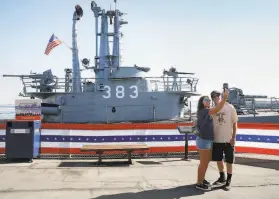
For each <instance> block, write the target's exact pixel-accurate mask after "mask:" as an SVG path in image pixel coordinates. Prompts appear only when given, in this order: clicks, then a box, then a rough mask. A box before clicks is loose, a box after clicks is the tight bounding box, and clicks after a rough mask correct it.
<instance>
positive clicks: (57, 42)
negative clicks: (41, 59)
mask: <svg viewBox="0 0 279 199" xmlns="http://www.w3.org/2000/svg"><path fill="white" fill-rule="evenodd" d="M61 43H62V41H60V40H59V39H58V38H57V37H56V36H55V35H54V34H53V35H52V36H51V37H50V39H49V42H48V44H47V47H46V51H45V54H46V55H48V54H49V53H50V51H51V50H52V49H53V48H55V47H56V46H58V45H60V44H61Z"/></svg>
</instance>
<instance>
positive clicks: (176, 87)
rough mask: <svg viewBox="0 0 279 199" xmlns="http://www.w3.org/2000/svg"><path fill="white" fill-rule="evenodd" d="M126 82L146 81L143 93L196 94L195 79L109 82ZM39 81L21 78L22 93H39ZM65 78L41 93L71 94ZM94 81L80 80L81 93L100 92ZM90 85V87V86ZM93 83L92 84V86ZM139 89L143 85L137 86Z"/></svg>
mask: <svg viewBox="0 0 279 199" xmlns="http://www.w3.org/2000/svg"><path fill="white" fill-rule="evenodd" d="M121 79H122V80H125V79H126V80H128V79H138V80H148V82H149V83H150V87H151V89H150V90H142V89H141V91H143V92H145V91H149V92H152V91H187V92H196V90H197V89H196V86H197V84H198V80H199V79H197V78H193V77H177V78H176V79H174V78H172V77H144V78H117V79H110V80H121ZM39 80H40V79H34V78H29V77H25V78H22V82H23V86H24V87H23V91H24V93H25V94H28V93H34V92H36V93H39V92H42V91H40V81H39ZM66 80H68V79H66V78H59V79H58V81H57V82H56V84H55V86H53V88H52V91H51V90H49V91H43V92H45V93H46V92H71V90H72V82H73V81H72V79H70V80H71V81H66ZM95 80H97V78H81V82H82V83H81V84H82V91H83V92H84V91H86V88H88V87H89V86H91V87H93V90H95V91H97V90H101V89H100V85H96V84H95ZM138 82H139V81H138ZM90 83H91V85H90ZM92 83H93V84H92ZM139 85H140V86H141V87H144V86H145V85H141V84H139Z"/></svg>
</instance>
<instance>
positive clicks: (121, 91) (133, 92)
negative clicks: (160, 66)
mask: <svg viewBox="0 0 279 199" xmlns="http://www.w3.org/2000/svg"><path fill="white" fill-rule="evenodd" d="M126 92H127V93H128V95H129V97H130V98H137V97H138V95H139V91H138V87H137V86H130V87H129V89H128V91H125V88H124V86H122V85H118V86H116V87H115V97H116V98H119V99H121V98H124V97H125V94H127V93H126ZM104 93H105V94H104V95H102V96H103V98H105V99H109V98H111V93H112V91H111V87H110V86H107V85H105V86H104ZM113 93H114V92H113Z"/></svg>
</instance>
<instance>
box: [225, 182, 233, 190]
mask: <svg viewBox="0 0 279 199" xmlns="http://www.w3.org/2000/svg"><path fill="white" fill-rule="evenodd" d="M224 190H225V191H229V190H231V184H230V183H226V184H225V186H224Z"/></svg>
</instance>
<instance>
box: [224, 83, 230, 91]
mask: <svg viewBox="0 0 279 199" xmlns="http://www.w3.org/2000/svg"><path fill="white" fill-rule="evenodd" d="M225 89H229V84H228V83H224V84H223V90H224V91H225Z"/></svg>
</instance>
